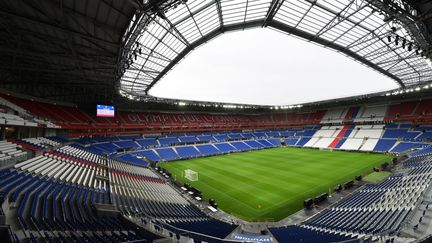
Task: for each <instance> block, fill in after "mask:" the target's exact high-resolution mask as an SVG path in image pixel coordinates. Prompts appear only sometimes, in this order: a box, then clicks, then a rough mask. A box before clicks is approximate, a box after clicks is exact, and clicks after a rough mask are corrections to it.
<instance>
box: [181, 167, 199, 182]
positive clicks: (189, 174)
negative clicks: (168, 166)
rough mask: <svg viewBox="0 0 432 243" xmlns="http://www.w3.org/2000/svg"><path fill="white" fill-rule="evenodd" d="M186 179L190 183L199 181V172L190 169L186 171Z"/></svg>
mask: <svg viewBox="0 0 432 243" xmlns="http://www.w3.org/2000/svg"><path fill="white" fill-rule="evenodd" d="M184 178H186V179H188V180H190V181H198V172H196V171H193V170H190V169H187V170H184Z"/></svg>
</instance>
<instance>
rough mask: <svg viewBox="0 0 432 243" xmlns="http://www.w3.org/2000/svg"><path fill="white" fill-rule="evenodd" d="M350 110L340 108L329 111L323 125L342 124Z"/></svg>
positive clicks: (324, 117) (322, 120) (323, 119)
mask: <svg viewBox="0 0 432 243" xmlns="http://www.w3.org/2000/svg"><path fill="white" fill-rule="evenodd" d="M347 112H348V109H347V108H345V107H338V108H332V109H329V110H328V111H327V112H326V113H325V115H324V116H323V118H322V119H321V123H339V122H342V121H343V120H344V118H345V116H346V115H347Z"/></svg>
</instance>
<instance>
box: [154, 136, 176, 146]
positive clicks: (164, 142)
mask: <svg viewBox="0 0 432 243" xmlns="http://www.w3.org/2000/svg"><path fill="white" fill-rule="evenodd" d="M158 140H159V143H160V145H161V146H162V147H167V146H173V145H176V144H179V143H180V141H179V140H178V139H177V138H176V137H164V138H159V139H158Z"/></svg>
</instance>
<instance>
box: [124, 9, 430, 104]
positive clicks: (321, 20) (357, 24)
mask: <svg viewBox="0 0 432 243" xmlns="http://www.w3.org/2000/svg"><path fill="white" fill-rule="evenodd" d="M386 2H387V4H386V5H384V4H383V3H382V1H378V0H367V1H366V0H363V1H360V0H319V1H314V0H290V1H284V0H189V1H187V2H172V4H171V5H168V4H166V5H164V6H161V7H158V8H156V10H155V8H153V9H152V10H149V11H141V12H139V13H137V14H136V15H135V17H134V20H133V21H132V23H131V27H130V29H131V30H132V31H130V32H127V33H126V36H125V45H124V47H125V48H124V49H123V59H122V61H123V62H122V63H121V64H122V65H120V66H119V67H120V74H121V78H120V92H121V93H122V94H123V95H125V96H129V97H131V98H134V97H140V96H146V95H147V94H148V91H149V90H150V89H151V88H152V87H153V85H154V84H155V83H156V82H158V81H159V80H160V79H161V78H162V77H163V76H164V75H165V74H166V73H167V72H168V71H169V70H171V69H172V68H173V67H174V66H175V65H176V64H177V63H178V62H179V61H180V60H181V59H182V58H183V57H185V56H186V55H187V54H188V53H189V52H190V51H192V50H193V49H194V48H196V47H197V46H199V45H201V44H203V43H205V42H207V41H209V40H211V39H212V38H214V37H216V36H218V35H220V34H222V33H226V32H229V31H234V30H241V29H246V28H251V27H268V28H271V29H275V30H278V31H282V32H285V33H288V34H292V35H296V36H299V37H301V38H304V39H306V40H309V41H312V42H315V43H318V44H320V45H323V46H326V47H329V48H332V49H335V50H337V51H339V52H341V53H343V54H345V55H348V56H350V57H352V58H354V59H355V60H357V61H359V62H361V63H363V64H365V65H367V66H369V67H371V68H373V69H375V70H377V71H379V72H381V73H383V74H384V75H386V76H388V77H390V78H392V79H393V80H395V81H396V82H397V83H398V84H399V86H400V87H401V88H404V87H406V86H412V85H417V84H422V83H426V82H429V81H431V80H432V67H431V65H430V64H429V63H428V60H427V59H425V58H423V57H422V56H421V54H422V53H423V54H424V53H427V50H428V49H429V47H430V44H429V43H430V36H429V32H428V31H427V30H426V24H425V23H426V22H424V21H426V20H427V19H425V18H424V17H425V15H423V14H421V13H418V12H414V10H413V9H412V8H411V7H410V6H409V5H406V4H403V3H404V2H402V1H393V2H392V1H386ZM425 14H426V13H425ZM421 18H423V19H421ZM389 37H390V41H389ZM396 39H397V40H396Z"/></svg>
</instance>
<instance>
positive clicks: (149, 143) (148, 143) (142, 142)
mask: <svg viewBox="0 0 432 243" xmlns="http://www.w3.org/2000/svg"><path fill="white" fill-rule="evenodd" d="M135 142H136V143H138V145H139V146H140V147H142V148H150V147H157V146H159V143H158V141H157V140H156V138H145V139H138V140H136V141H135Z"/></svg>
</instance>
